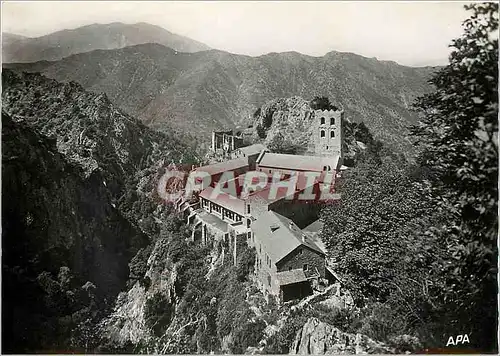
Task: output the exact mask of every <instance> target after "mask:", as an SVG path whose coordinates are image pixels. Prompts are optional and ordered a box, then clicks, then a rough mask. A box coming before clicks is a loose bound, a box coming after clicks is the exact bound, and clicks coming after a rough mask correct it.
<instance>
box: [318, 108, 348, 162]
mask: <svg viewBox="0 0 500 356" xmlns="http://www.w3.org/2000/svg"><path fill="white" fill-rule="evenodd" d="M343 118H344V111H343V110H315V111H314V120H315V125H314V128H315V133H314V135H315V137H314V140H315V141H316V145H315V154H316V155H318V156H339V157H340V159H342V157H343V152H342V143H343V140H344V133H343V131H342V119H343Z"/></svg>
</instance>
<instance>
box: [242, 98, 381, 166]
mask: <svg viewBox="0 0 500 356" xmlns="http://www.w3.org/2000/svg"><path fill="white" fill-rule="evenodd" d="M314 115H315V114H314V110H313V109H312V108H311V106H310V102H309V101H307V100H305V99H303V98H301V97H297V96H296V97H291V98H280V99H274V100H270V101H268V102H267V103H266V104H264V105H263V106H262V107H261V108H260V109H259V110H257V112H256V115H255V117H254V122H253V125H252V127H253V141H255V142H257V141H261V142H263V143H265V144H266V146H267V147H268V148H269V149H270V150H271V151H274V152H279V153H292V154H314V153H313V152H314V144H315V142H314V137H315V136H314V132H313V125H312V122H313V120H314V117H315V116H314ZM342 125H343V129H344V160H345V162H347V163H346V164H350V163H352V162H353V161H354V160H356V158H357V157H358V156H359V155H360V154H362V153H363V152H364V151H366V150H367V148H368V147H369V146H370V145H372V144H373V142H374V139H373V136H372V134H371V132H370V131H369V129H368V128H367V127H366V126H365V125H364V124H363V123H355V122H351V120H349V118H348V117H347V118H345V119H344V121H343V122H342Z"/></svg>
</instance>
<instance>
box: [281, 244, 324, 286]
mask: <svg viewBox="0 0 500 356" xmlns="http://www.w3.org/2000/svg"><path fill="white" fill-rule="evenodd" d="M306 264H307V266H308V269H307V271H304V273H305V275H306V277H310V276H312V275H314V274H315V273H316V269H317V270H318V271H319V273H320V275H321V277H322V278H324V277H325V257H324V256H323V255H322V254H320V253H319V252H317V251H314V250H312V249H311V248H309V247H306V246H301V247H299V248H297V249H295V250H294V251H293V252H292V253H290V254H289V255H288V256H286V257H285V258H284V259H282V260H281V261H280V262H279V263H278V265H277V268H278V272H283V271H288V270H289V269H303V267H304V265H306Z"/></svg>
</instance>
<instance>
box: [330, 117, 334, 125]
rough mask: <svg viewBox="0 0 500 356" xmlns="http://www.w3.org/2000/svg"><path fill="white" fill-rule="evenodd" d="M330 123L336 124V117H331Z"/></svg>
mask: <svg viewBox="0 0 500 356" xmlns="http://www.w3.org/2000/svg"><path fill="white" fill-rule="evenodd" d="M330 125H335V118H334V117H331V118H330Z"/></svg>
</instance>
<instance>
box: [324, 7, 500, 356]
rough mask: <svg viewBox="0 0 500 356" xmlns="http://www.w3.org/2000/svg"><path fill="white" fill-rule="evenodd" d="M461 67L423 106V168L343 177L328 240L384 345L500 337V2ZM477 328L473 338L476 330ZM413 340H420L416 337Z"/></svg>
mask: <svg viewBox="0 0 500 356" xmlns="http://www.w3.org/2000/svg"><path fill="white" fill-rule="evenodd" d="M468 9H469V10H472V16H471V18H470V19H468V20H467V21H465V23H464V27H465V34H464V35H463V36H462V37H461V38H459V39H457V40H455V41H454V42H453V47H454V49H455V50H454V52H453V53H452V55H451V57H450V64H449V65H448V66H447V67H445V68H444V69H442V70H441V71H440V72H438V73H437V74H436V75H435V77H434V78H433V79H432V81H431V82H432V84H434V85H435V87H436V91H435V92H433V93H431V94H429V95H426V96H424V97H423V98H421V99H420V100H419V101H418V102H417V105H416V106H417V108H418V109H419V110H420V112H421V113H422V115H423V119H422V121H421V124H420V125H419V126H418V127H415V128H413V130H412V131H413V135H414V137H416V138H417V139H418V144H419V145H420V147H421V154H420V156H419V157H418V164H417V165H416V166H409V165H408V164H406V163H405V162H403V161H402V160H398V159H397V157H396V156H394V155H390V156H389V155H385V156H384V154H382V157H381V162H376V160H365V162H363V163H361V164H359V165H358V166H357V167H355V168H354V169H352V170H351V171H350V172H349V173H348V174H346V175H345V176H344V177H343V182H342V183H341V186H340V187H339V189H340V191H341V193H342V194H343V195H342V201H341V203H340V204H339V205H337V206H332V207H329V208H327V209H325V210H324V220H325V228H324V229H323V239H324V240H325V241H326V243H327V245H328V248H329V250H330V253H331V256H332V257H333V259H334V260H335V261H336V262H337V269H338V271H339V272H340V273H341V275H342V276H343V278H344V279H345V283H346V284H347V287H348V288H349V289H351V291H352V292H353V293H354V295H355V296H356V297H357V301H358V303H361V304H364V305H365V306H368V308H367V309H366V310H371V316H367V317H366V318H364V322H363V325H362V326H361V329H360V330H361V331H362V332H364V333H366V334H367V335H369V336H372V337H374V338H375V339H379V340H381V341H386V342H389V343H390V342H391V340H392V341H394V340H397V341H398V342H400V343H404V342H406V341H404V340H403V339H402V337H401V335H403V334H410V335H415V336H417V337H418V338H419V339H420V341H421V342H422V344H423V347H443V346H444V345H446V340H447V339H448V337H449V336H450V335H457V334H465V333H467V334H468V335H469V337H470V338H471V340H470V341H471V345H470V346H472V347H474V348H475V350H480V351H483V352H485V351H489V352H491V351H494V350H495V349H496V347H497V343H496V335H495V332H494V331H495V330H496V319H497V316H496V315H497V312H496V309H497V308H496V301H497V292H496V289H497V288H496V287H497V282H496V274H497V271H496V263H497V258H498V257H497V256H498V251H497V247H496V241H497V230H498V220H497V211H498V198H497V196H498V190H497V179H498V144H497V140H498V120H497V119H498V94H497V89H498V88H497V83H498V67H497V64H498V40H497V39H495V36H492V35H491V33H492V32H495V31H497V30H498V4H495V3H488V4H474V5H473V6H471V7H468ZM471 335H472V337H471ZM413 344H418V343H416V342H413Z"/></svg>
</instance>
